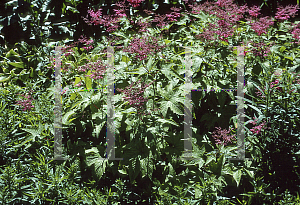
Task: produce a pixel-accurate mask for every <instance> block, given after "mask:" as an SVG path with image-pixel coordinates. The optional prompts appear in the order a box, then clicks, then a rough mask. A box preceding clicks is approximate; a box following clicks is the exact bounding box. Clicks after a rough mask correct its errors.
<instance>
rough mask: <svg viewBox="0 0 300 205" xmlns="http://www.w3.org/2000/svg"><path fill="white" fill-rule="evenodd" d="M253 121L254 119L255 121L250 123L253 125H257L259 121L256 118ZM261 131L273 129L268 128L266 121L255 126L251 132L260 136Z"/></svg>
mask: <svg viewBox="0 0 300 205" xmlns="http://www.w3.org/2000/svg"><path fill="white" fill-rule="evenodd" d="M253 119H254V121H251V122H250V123H251V124H253V125H256V122H257V119H255V117H253ZM261 129H271V128H270V127H266V121H264V122H263V123H261V124H260V125H258V126H255V127H253V128H252V129H250V131H251V132H252V133H253V134H257V135H259V134H260V132H261Z"/></svg>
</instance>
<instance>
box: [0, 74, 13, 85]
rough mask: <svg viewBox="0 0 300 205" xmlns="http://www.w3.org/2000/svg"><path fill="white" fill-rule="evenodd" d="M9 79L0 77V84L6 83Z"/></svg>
mask: <svg viewBox="0 0 300 205" xmlns="http://www.w3.org/2000/svg"><path fill="white" fill-rule="evenodd" d="M10 78H11V76H8V77H7V76H4V75H2V76H0V83H3V82H6V81H8V80H10Z"/></svg>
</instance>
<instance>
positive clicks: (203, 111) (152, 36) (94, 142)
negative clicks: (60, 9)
mask: <svg viewBox="0 0 300 205" xmlns="http://www.w3.org/2000/svg"><path fill="white" fill-rule="evenodd" d="M141 2H142V1H128V2H126V1H123V2H122V1H121V2H118V3H117V4H116V6H117V7H118V9H115V10H113V12H112V13H110V14H105V13H102V10H101V9H99V10H93V9H92V8H90V9H89V10H88V15H87V16H84V17H82V18H83V19H84V21H85V22H86V23H87V24H88V25H90V26H101V27H103V28H104V29H105V30H106V32H107V33H108V37H107V36H102V37H101V39H91V38H87V37H86V36H85V35H82V36H81V37H80V38H79V39H78V40H76V41H75V42H73V43H72V44H70V43H65V42H62V43H64V45H63V47H62V53H63V55H62V56H61V60H62V62H61V68H62V88H63V90H62V93H61V94H62V98H61V102H62V105H63V113H62V116H63V117H62V123H63V128H62V133H63V140H62V142H63V147H64V149H63V154H64V155H65V156H68V157H69V158H70V160H68V161H53V160H49V158H51V157H53V153H54V139H53V138H54V126H53V123H54V112H53V111H54V89H55V83H54V81H53V79H54V76H53V74H54V71H55V62H57V60H58V59H55V58H54V55H53V54H54V51H55V48H54V47H48V48H47V49H43V48H41V49H38V50H34V49H33V48H31V47H30V46H28V45H27V44H26V43H24V44H18V45H17V46H16V48H15V49H12V50H7V51H5V52H4V54H3V55H2V56H3V57H2V62H1V63H2V64H1V68H2V73H3V75H2V77H1V82H5V83H7V85H9V86H5V87H4V88H1V93H0V94H1V107H0V110H1V111H2V112H1V114H0V117H1V120H2V122H3V123H2V124H1V142H2V144H3V146H2V147H1V175H0V179H1V180H0V181H1V183H0V187H1V188H0V189H1V191H0V198H1V202H2V203H3V204H288V203H294V204H296V203H300V199H299V196H298V190H299V166H298V163H299V157H298V156H299V115H300V112H299V80H300V79H299V75H300V74H299V64H300V60H299V59H300V58H299V42H300V41H299V39H300V38H299V31H300V22H299V21H295V22H291V21H289V20H290V18H291V17H293V16H296V14H297V10H298V9H299V7H297V6H294V5H291V6H287V7H285V8H283V7H279V8H278V10H277V13H276V15H275V17H270V16H266V17H263V16H260V13H259V11H260V9H259V7H257V6H253V7H248V6H247V5H244V6H237V5H235V4H233V3H232V1H228V0H227V1H224V0H219V1H217V2H215V3H214V2H206V3H202V4H190V5H189V6H190V7H191V8H192V11H191V12H187V11H182V8H176V7H173V8H171V11H170V13H168V14H164V15H157V14H155V13H154V12H153V11H149V10H145V11H144V13H145V15H144V16H141V15H130V16H128V15H127V12H126V9H128V7H133V8H134V9H133V11H134V12H138V11H137V8H138V4H139V3H141ZM125 3H126V4H125ZM146 14H147V15H146ZM275 25H276V26H275ZM109 45H112V46H114V55H113V58H114V76H115V79H114V81H115V95H114V112H115V121H114V125H115V147H116V149H115V151H116V153H115V155H116V157H121V158H124V160H108V159H107V158H106V159H104V160H103V159H102V158H105V157H106V149H105V148H106V145H107V144H106V132H107V116H106V114H107V110H108V105H107V91H106V90H105V85H106V84H107V81H108V75H107V72H106V71H107V69H108V63H107V61H106V60H107V58H108V57H109V56H108V54H107V49H108V46H109ZM181 46H194V47H191V51H192V52H191V56H192V66H191V74H192V85H191V88H192V89H206V90H211V88H214V89H215V90H214V91H211V92H207V91H204V90H202V91H192V113H193V123H192V124H193V127H192V131H193V134H192V142H193V152H192V155H193V157H194V159H191V160H188V161H186V160H179V159H177V158H180V157H181V156H182V153H183V151H184V146H183V141H182V140H181V139H183V138H184V106H185V97H186V95H185V94H186V93H185V73H186V70H185V63H186V62H185V54H186V50H185V49H184V48H183V47H181ZM234 46H244V52H242V53H241V54H240V53H239V51H238V50H237V49H236V47H234ZM30 52H32V53H30ZM35 53H36V54H35ZM238 55H243V56H244V72H245V83H244V85H245V97H244V99H243V100H244V102H245V125H244V129H245V148H246V157H247V158H250V159H252V160H240V161H238V160H234V161H232V160H229V158H231V157H234V156H236V155H237V151H236V150H237V133H236V129H235V128H236V124H235V123H236V101H237V99H236V97H235V96H236V91H227V90H229V89H230V88H236V87H237V82H236V79H237V69H238V66H239V65H238V62H237V56H238ZM25 65H26V66H25ZM27 65H31V66H30V67H32V69H27V68H28V67H27ZM51 80H52V81H51ZM75 88H77V89H76V90H75ZM80 88H81V89H82V90H81V91H80ZM95 89H96V90H95ZM220 89H224V90H222V91H220Z"/></svg>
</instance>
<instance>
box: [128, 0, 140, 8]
mask: <svg viewBox="0 0 300 205" xmlns="http://www.w3.org/2000/svg"><path fill="white" fill-rule="evenodd" d="M127 1H128V2H129V5H131V6H133V7H139V6H140V3H142V2H143V1H144V0H127Z"/></svg>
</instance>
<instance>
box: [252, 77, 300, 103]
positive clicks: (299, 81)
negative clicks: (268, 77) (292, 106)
mask: <svg viewBox="0 0 300 205" xmlns="http://www.w3.org/2000/svg"><path fill="white" fill-rule="evenodd" d="M292 73H293V74H296V73H295V72H292ZM274 74H275V75H276V76H278V77H279V76H281V75H282V72H280V73H279V72H277V71H276V72H275V73H274ZM278 84H279V79H276V80H275V81H273V82H271V84H270V88H273V87H275V89H276V90H278V91H280V92H283V90H282V88H281V87H277V86H276V85H278ZM293 84H300V74H297V75H296V77H295V79H294V80H293ZM255 89H256V90H257V92H255V93H256V94H257V96H261V97H263V98H265V97H266V96H265V95H263V94H262V93H261V92H260V91H259V90H258V89H257V88H255ZM265 89H266V87H265V88H264V89H263V92H265ZM294 90H295V89H293V90H291V91H289V94H290V93H291V92H293V91H294ZM297 92H298V91H295V93H297Z"/></svg>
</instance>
